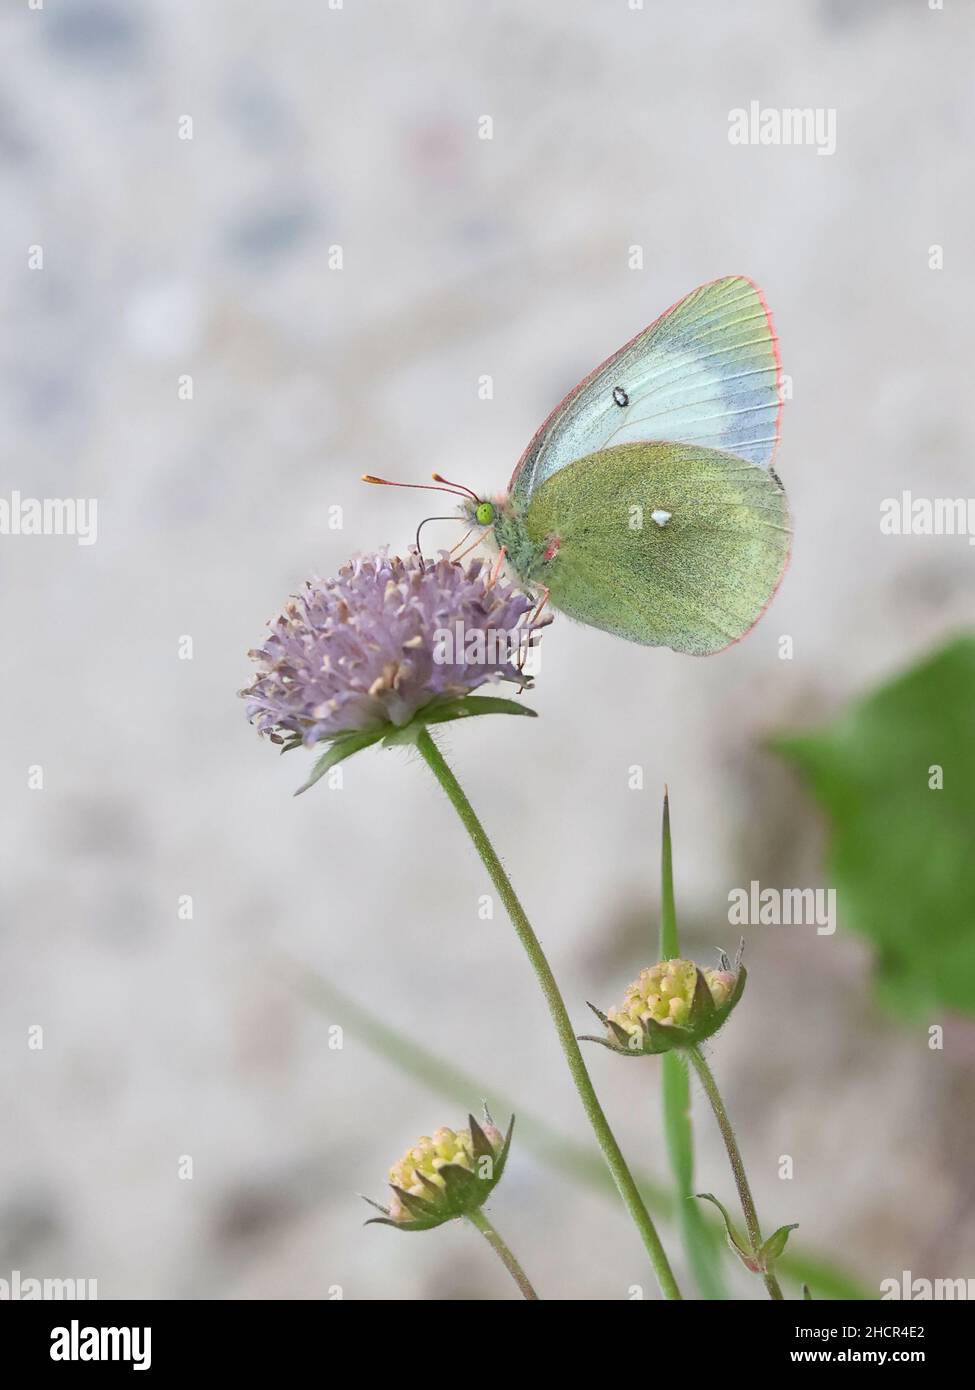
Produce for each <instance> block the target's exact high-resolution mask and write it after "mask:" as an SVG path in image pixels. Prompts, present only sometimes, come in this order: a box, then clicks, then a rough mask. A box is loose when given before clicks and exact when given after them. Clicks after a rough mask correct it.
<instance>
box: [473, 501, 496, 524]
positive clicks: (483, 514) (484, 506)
mask: <svg viewBox="0 0 975 1390" xmlns="http://www.w3.org/2000/svg"><path fill="white" fill-rule="evenodd" d="M474 515H475V517H476V518H477V520H478V521H479V522H480V524H481V525H482V526H490V525H491V522H492V521H493V520H494V503H493V502H478V504H477V510H476V511H475V513H474Z"/></svg>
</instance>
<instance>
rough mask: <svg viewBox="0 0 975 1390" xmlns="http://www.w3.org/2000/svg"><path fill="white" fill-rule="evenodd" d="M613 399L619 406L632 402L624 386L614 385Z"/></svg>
mask: <svg viewBox="0 0 975 1390" xmlns="http://www.w3.org/2000/svg"><path fill="white" fill-rule="evenodd" d="M613 400H614V401H615V402H616V404H617V405H619V406H626V405H629V403H630V398H629V396H628V395H627V394H626V392H625V391H624V390H623V388H622V386H614V387H613Z"/></svg>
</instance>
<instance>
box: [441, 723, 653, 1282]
mask: <svg viewBox="0 0 975 1390" xmlns="http://www.w3.org/2000/svg"><path fill="white" fill-rule="evenodd" d="M416 746H417V748H418V749H419V751H420V753H421V754H422V756H423V758H424V759H425V761H426V763H427V765H428V766H429V768H430V770H431V771H432V773H433V775H434V776H435V777H436V779H437V781H438V782H439V783H440V785H441V787H443V789H444V791H445V792H446V794H447V796H448V798H449V800H450V803H451V805H452V806H453V808H454V810H455V811H456V812H457V814H458V816H459V817H460V819H461V821H462V822H463V825H464V828H465V829H466V831H467V833H468V834H469V835H470V837H471V840H472V841H473V843H474V848H475V849H476V850H477V852H478V854H479V855H480V856H481V860H482V862H483V864H484V867H485V868H486V869H487V871H488V874H489V875H490V878H491V882H492V883H493V884H494V886H495V888H496V889H497V891H498V894H499V896H500V898H501V901H502V902H503V903H504V905H505V908H506V909H507V912H508V916H509V917H510V918H511V922H512V925H513V926H514V929H515V932H516V933H517V936H518V940H519V941H520V942H521V944H522V946H523V947H524V949H525V954H526V955H527V956H528V959H529V960H530V961H531V964H532V969H533V970H534V971H535V974H536V976H537V978H538V983H539V984H540V985H541V987H542V993H543V994H544V996H545V1002H546V1004H547V1005H548V1011H549V1013H550V1014H551V1016H552V1022H553V1023H554V1024H555V1031H556V1033H557V1034H558V1038H559V1043H560V1044H561V1047H562V1051H563V1053H564V1054H565V1060H566V1063H567V1065H568V1068H569V1071H570V1073H571V1075H572V1079H573V1081H574V1082H575V1085H576V1090H577V1091H578V1092H579V1098H580V1099H581V1101H582V1104H583V1108H584V1109H585V1112H586V1114H587V1115H588V1117H589V1123H590V1124H591V1125H592V1127H593V1130H594V1132H595V1135H596V1138H597V1139H598V1140H599V1146H600V1148H601V1149H602V1151H603V1156H604V1157H605V1159H606V1163H607V1165H608V1167H609V1170H610V1172H611V1173H612V1175H613V1180H614V1181H615V1183H616V1186H617V1189H618V1190H619V1194H620V1196H621V1197H622V1198H623V1202H624V1204H625V1205H626V1209H627V1211H628V1212H629V1213H630V1216H631V1217H632V1218H633V1221H634V1223H635V1225H636V1227H637V1229H638V1230H639V1232H640V1235H641V1237H642V1239H643V1244H644V1246H645V1247H646V1251H647V1254H648V1255H649V1256H650V1263H651V1265H652V1266H653V1271H654V1273H655V1275H656V1276H657V1282H658V1284H659V1285H660V1291H661V1293H662V1294H663V1296H664V1298H667V1299H679V1298H680V1296H681V1295H680V1290H679V1289H678V1287H677V1281H676V1280H675V1278H674V1274H673V1271H672V1269H671V1268H670V1262H669V1261H668V1259H667V1255H666V1252H665V1251H664V1248H663V1246H662V1245H661V1243H660V1237H659V1236H658V1235H657V1231H656V1227H655V1226H654V1224H653V1221H652V1220H651V1218H650V1213H649V1212H648V1211H647V1209H646V1207H645V1206H644V1203H643V1198H642V1197H641V1196H640V1192H639V1189H638V1187H637V1185H636V1183H635V1182H634V1181H633V1177H632V1174H631V1173H630V1170H629V1168H628V1167H627V1166H626V1160H625V1159H624V1157H623V1154H622V1152H621V1151H620V1146H619V1144H617V1142H616V1137H615V1135H614V1134H613V1131H612V1130H611V1129H610V1126H609V1121H608V1120H607V1119H606V1116H605V1115H604V1113H603V1108H602V1106H601V1105H600V1104H599V1099H598V1097H597V1095H596V1091H595V1088H594V1087H593V1084H592V1080H591V1079H590V1076H589V1072H588V1071H587V1070H586V1064H585V1062H584V1061H583V1059H582V1052H581V1051H580V1049H579V1044H578V1042H577V1041H576V1036H575V1033H574V1032H573V1029H572V1021H571V1019H570V1018H569V1014H568V1011H567V1009H566V1007H565V1001H564V1000H563V998H562V995H561V993H560V992H559V987H558V985H557V984H556V981H555V976H554V975H553V974H552V968H551V966H550V965H549V963H548V961H547V960H546V958H545V953H544V951H543V950H542V947H541V943H540V942H539V940H538V937H537V936H536V935H535V932H534V930H533V929H532V925H531V923H530V922H529V920H528V918H527V916H526V915H525V910H524V908H523V907H522V905H521V903H520V902H519V901H518V896H517V894H516V893H515V890H514V888H513V887H512V884H511V880H510V879H509V877H508V875H507V874H506V873H505V871H504V868H503V867H502V864H501V860H500V859H499V858H498V856H497V854H496V853H495V850H494V846H493V845H492V844H491V841H490V840H489V839H488V836H487V832H486V831H485V829H484V827H483V825H482V824H481V822H480V821H479V820H478V818H477V815H476V813H475V811H474V808H473V806H472V805H471V803H470V802H469V801H468V799H467V797H466V795H465V794H464V791H463V789H462V788H461V785H460V783H459V782H458V781H457V778H456V777H455V776H454V774H453V773H452V772H451V770H450V768H449V766H448V765H447V763H446V761H445V760H444V756H443V754H442V753H441V752H440V749H439V748H438V747H437V745H436V744H435V743H434V741H433V739H432V738H431V737H430V734H429V732H428V731H427V730H426V729H422V730H421V731H420V732H419V733H418V734H417V738H416Z"/></svg>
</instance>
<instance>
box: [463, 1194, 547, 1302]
mask: <svg viewBox="0 0 975 1390" xmlns="http://www.w3.org/2000/svg"><path fill="white" fill-rule="evenodd" d="M467 1219H468V1221H469V1222H470V1223H471V1225H472V1226H476V1227H477V1229H478V1230H479V1231H480V1233H481V1235H482V1236H483V1237H484V1239H485V1240H486V1241H487V1243H488V1245H490V1246H491V1249H492V1250H494V1251H496V1252H497V1255H498V1258H499V1259H500V1261H501V1263H502V1264H503V1265H504V1267H505V1269H506V1270H507V1271H508V1273H509V1274H510V1275H511V1277H512V1279H513V1280H514V1281H515V1283H516V1284H517V1285H518V1287H519V1289H521V1294H522V1297H523V1298H533V1299H537V1298H538V1294H537V1293H536V1292H535V1290H534V1289H533V1288H532V1286H531V1284H530V1283H529V1280H528V1275H527V1274H526V1273H525V1271H524V1270H523V1269H522V1267H521V1265H520V1264H519V1263H518V1261H517V1260H516V1259H515V1257H514V1255H513V1254H512V1253H511V1251H510V1250H509V1249H508V1247H507V1245H506V1244H505V1243H504V1241H503V1240H502V1238H501V1236H499V1235H498V1233H497V1231H496V1230H495V1229H494V1227H493V1226H492V1225H491V1223H490V1221H489V1220H488V1219H487V1217H486V1216H485V1215H484V1212H483V1211H481V1210H480V1209H478V1210H477V1211H469V1212H468V1213H467Z"/></svg>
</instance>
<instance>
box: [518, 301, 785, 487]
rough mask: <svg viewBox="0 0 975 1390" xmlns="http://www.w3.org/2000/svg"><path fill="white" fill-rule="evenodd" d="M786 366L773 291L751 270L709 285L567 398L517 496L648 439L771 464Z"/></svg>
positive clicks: (523, 464)
mask: <svg viewBox="0 0 975 1390" xmlns="http://www.w3.org/2000/svg"><path fill="white" fill-rule="evenodd" d="M780 375H781V367H780V362H779V355H778V340H777V338H776V336H775V330H774V329H773V327H772V319H771V316H770V314H769V310H768V306H767V304H766V303H765V297H764V295H763V294H762V291H761V290H760V289H759V288H758V286H757V285H755V284H753V283H752V281H751V280H747V279H745V278H744V276H740V275H732V276H727V277H725V278H724V279H722V280H714V281H712V282H711V284H708V285H701V286H700V287H699V288H698V289H696V290H692V291H691V293H690V294H689V295H687V296H686V297H685V298H684V299H682V300H680V302H679V303H677V304H675V305H674V306H673V308H671V309H668V310H667V312H666V313H665V314H662V315H661V317H660V318H659V319H657V320H656V322H655V323H652V324H651V325H650V327H649V328H645V329H644V330H643V332H642V333H638V334H637V336H636V337H635V338H634V339H633V340H632V341H631V342H629V343H627V344H626V346H625V347H622V348H620V350H619V352H616V353H614V354H613V356H612V357H610V358H608V359H607V360H606V361H605V362H604V363H603V365H602V366H601V367H597V368H596V370H595V371H594V372H592V373H591V375H589V376H588V377H586V379H585V380H584V381H582V382H580V383H579V385H578V386H577V387H576V388H575V390H574V391H572V392H570V393H569V395H568V396H566V398H565V400H564V401H563V402H562V404H561V405H559V406H558V407H557V408H556V409H555V410H554V411H553V412H552V414H551V415H550V416H549V418H548V419H547V420H546V421H545V423H544V425H542V427H541V429H540V430H539V431H538V433H537V434H536V435H535V437H534V439H533V440H532V441H531V443H530V444H529V446H528V448H527V449H526V450H525V453H524V455H523V456H522V458H521V460H520V462H519V464H518V467H517V468H516V469H515V472H514V475H513V476H512V479H511V484H510V492H511V496H512V498H513V500H514V501H515V503H516V504H520V505H521V506H524V505H525V504H526V503H527V501H528V499H529V498H530V497H531V495H532V493H533V492H534V491H535V489H536V488H538V487H540V486H541V484H542V483H544V482H545V481H546V479H548V478H550V477H552V476H553V475H554V474H555V473H557V472H558V471H559V469H562V468H565V467H566V466H567V465H568V464H570V463H572V462H573V461H574V460H575V459H579V458H582V457H583V456H584V455H586V454H592V453H595V452H596V451H597V450H600V449H606V448H609V447H614V446H616V445H618V444H629V443H635V442H642V441H646V440H657V439H660V440H664V439H672V440H680V441H681V442H683V443H686V444H699V445H702V446H704V447H706V448H710V449H722V450H724V451H725V452H727V453H732V454H737V455H738V456H739V457H740V458H744V459H747V460H748V461H749V462H751V463H753V464H757V465H758V466H759V467H765V468H767V467H769V465H770V464H771V462H772V456H773V454H774V452H775V446H776V443H777V441H778V434H779V414H780V411H781V401H780V390H779V386H780Z"/></svg>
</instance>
